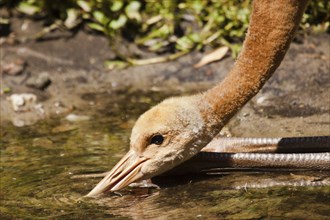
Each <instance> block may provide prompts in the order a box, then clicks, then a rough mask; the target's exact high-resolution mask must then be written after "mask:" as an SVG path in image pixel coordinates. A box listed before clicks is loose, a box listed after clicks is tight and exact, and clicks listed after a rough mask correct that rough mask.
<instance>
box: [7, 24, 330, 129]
mask: <svg viewBox="0 0 330 220" xmlns="http://www.w3.org/2000/svg"><path fill="white" fill-rule="evenodd" d="M11 28H12V30H13V32H14V33H15V36H16V37H17V39H20V40H21V41H22V42H21V43H10V42H9V43H8V42H5V43H3V45H1V54H0V58H1V68H2V70H1V91H2V92H1V97H0V104H1V122H4V121H11V122H12V123H13V124H14V125H15V126H18V127H19V126H26V125H30V124H33V123H35V122H37V121H39V120H42V119H45V118H48V117H50V116H54V115H63V116H65V115H66V114H68V113H69V112H74V110H75V109H83V108H86V107H88V106H89V105H90V104H91V103H90V102H91V101H90V100H86V99H83V98H82V96H83V95H84V94H89V93H109V94H111V93H114V92H116V91H121V92H124V93H125V92H127V93H129V92H131V91H132V90H144V91H164V92H166V93H168V94H170V93H178V92H181V93H191V92H199V91H204V90H205V89H207V88H210V87H212V86H213V85H215V84H216V83H217V82H219V81H220V80H222V79H223V78H224V77H225V76H226V74H227V73H228V72H229V70H230V68H231V67H232V65H233V63H234V60H233V59H232V58H231V57H230V56H227V57H226V58H225V59H224V60H222V61H219V62H215V63H212V64H209V65H207V66H204V67H202V68H200V69H195V68H194V67H193V65H194V64H196V63H197V62H198V61H199V60H200V58H201V57H202V56H203V54H204V53H202V52H193V53H190V54H188V55H186V56H184V57H182V58H180V59H178V60H175V61H172V62H167V63H160V64H153V65H145V66H136V67H130V68H127V69H123V70H107V69H106V68H105V67H104V65H103V62H104V61H105V60H106V59H109V58H113V57H114V56H115V54H114V53H113V52H112V51H111V49H110V47H109V46H108V41H107V39H105V38H104V37H102V36H98V35H95V34H90V33H87V32H85V31H78V32H77V33H75V34H70V33H67V32H62V31H55V32H54V33H51V34H48V35H46V37H45V38H44V39H43V40H42V41H34V40H27V38H28V37H29V36H32V34H33V33H36V32H37V31H38V30H40V29H41V25H40V23H38V22H33V21H30V20H25V19H13V21H12V27H11ZM24 39H25V40H24ZM4 40H7V41H9V39H4ZM122 50H123V51H124V52H126V53H128V54H130V53H132V52H134V53H143V51H142V50H140V49H138V48H136V47H134V46H132V45H129V44H127V45H122ZM329 56H330V35H329V34H321V35H312V36H306V37H305V38H304V39H303V40H302V42H300V43H293V44H292V45H291V48H290V49H289V51H288V54H287V55H286V57H285V59H284V61H283V62H282V64H281V66H280V67H279V68H278V70H277V71H276V73H275V74H274V76H273V77H272V78H271V80H269V81H268V82H267V84H266V85H265V87H264V88H263V89H262V91H261V92H260V93H259V94H258V95H257V96H256V97H255V98H253V99H252V100H251V101H250V102H249V103H248V104H247V105H246V106H245V107H244V108H243V109H242V111H240V112H239V113H238V115H237V116H236V117H235V118H234V119H233V120H232V121H231V122H230V124H229V125H228V126H229V127H230V130H231V132H232V133H235V135H245V136H249V135H253V134H255V133H258V134H260V135H271V136H278V135H285V134H287V133H288V132H290V133H291V134H293V135H315V134H317V135H329V133H330V115H329V110H330V86H329V85H330V57H329ZM22 62H23V63H24V65H21V66H23V69H22V71H20V72H19V73H16V72H14V73H6V72H4V67H5V66H6V65H7V66H8V65H9V64H11V63H16V64H17V63H22ZM22 93H31V94H34V95H36V97H37V100H36V102H35V103H34V104H33V105H32V106H28V105H27V106H25V107H23V108H20V109H19V110H18V111H15V110H14V109H13V106H12V104H11V101H10V100H9V99H10V98H9V97H10V96H11V95H12V94H22ZM266 127H267V129H265V128H266ZM251 128H253V129H251Z"/></svg>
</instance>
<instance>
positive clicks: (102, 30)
mask: <svg viewBox="0 0 330 220" xmlns="http://www.w3.org/2000/svg"><path fill="white" fill-rule="evenodd" d="M87 25H88V27H90V28H91V29H94V30H97V31H101V32H105V29H104V27H102V26H101V25H99V24H96V23H88V24H87Z"/></svg>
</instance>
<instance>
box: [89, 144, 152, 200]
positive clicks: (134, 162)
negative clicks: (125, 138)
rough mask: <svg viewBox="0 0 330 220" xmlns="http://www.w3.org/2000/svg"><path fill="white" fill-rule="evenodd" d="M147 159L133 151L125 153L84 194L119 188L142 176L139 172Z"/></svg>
mask: <svg viewBox="0 0 330 220" xmlns="http://www.w3.org/2000/svg"><path fill="white" fill-rule="evenodd" d="M147 160H148V159H147V158H145V157H141V156H138V155H137V154H136V153H135V152H134V151H131V150H130V151H128V152H127V154H126V155H125V156H124V157H123V158H122V159H121V160H120V161H119V162H118V163H117V164H116V166H114V168H112V170H111V171H110V172H109V174H107V175H106V176H105V177H104V178H103V179H102V180H101V181H100V182H99V183H98V184H97V185H96V186H95V187H94V189H93V190H92V191H90V192H89V193H88V194H87V195H86V196H87V197H89V196H96V195H98V194H101V193H104V192H107V191H115V190H119V189H121V188H123V187H125V186H127V185H129V184H130V183H132V182H134V181H136V180H138V179H140V178H141V177H143V174H142V173H141V172H140V170H141V166H142V164H143V163H144V162H145V161H147Z"/></svg>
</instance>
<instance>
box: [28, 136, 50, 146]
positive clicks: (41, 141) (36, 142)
mask: <svg viewBox="0 0 330 220" xmlns="http://www.w3.org/2000/svg"><path fill="white" fill-rule="evenodd" d="M53 144H54V142H53V141H52V140H51V139H49V138H47V137H40V138H34V139H33V142H32V145H33V146H34V147H36V146H41V147H44V148H51V147H52V146H53Z"/></svg>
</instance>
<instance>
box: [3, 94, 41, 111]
mask: <svg viewBox="0 0 330 220" xmlns="http://www.w3.org/2000/svg"><path fill="white" fill-rule="evenodd" d="M7 99H8V100H9V101H11V104H12V107H13V109H14V111H16V112H17V111H21V110H26V108H23V107H24V106H26V107H27V108H28V107H29V106H30V105H34V104H35V103H36V102H37V96H36V95H34V94H32V93H21V94H12V95H11V96H9V97H8V98H7Z"/></svg>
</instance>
